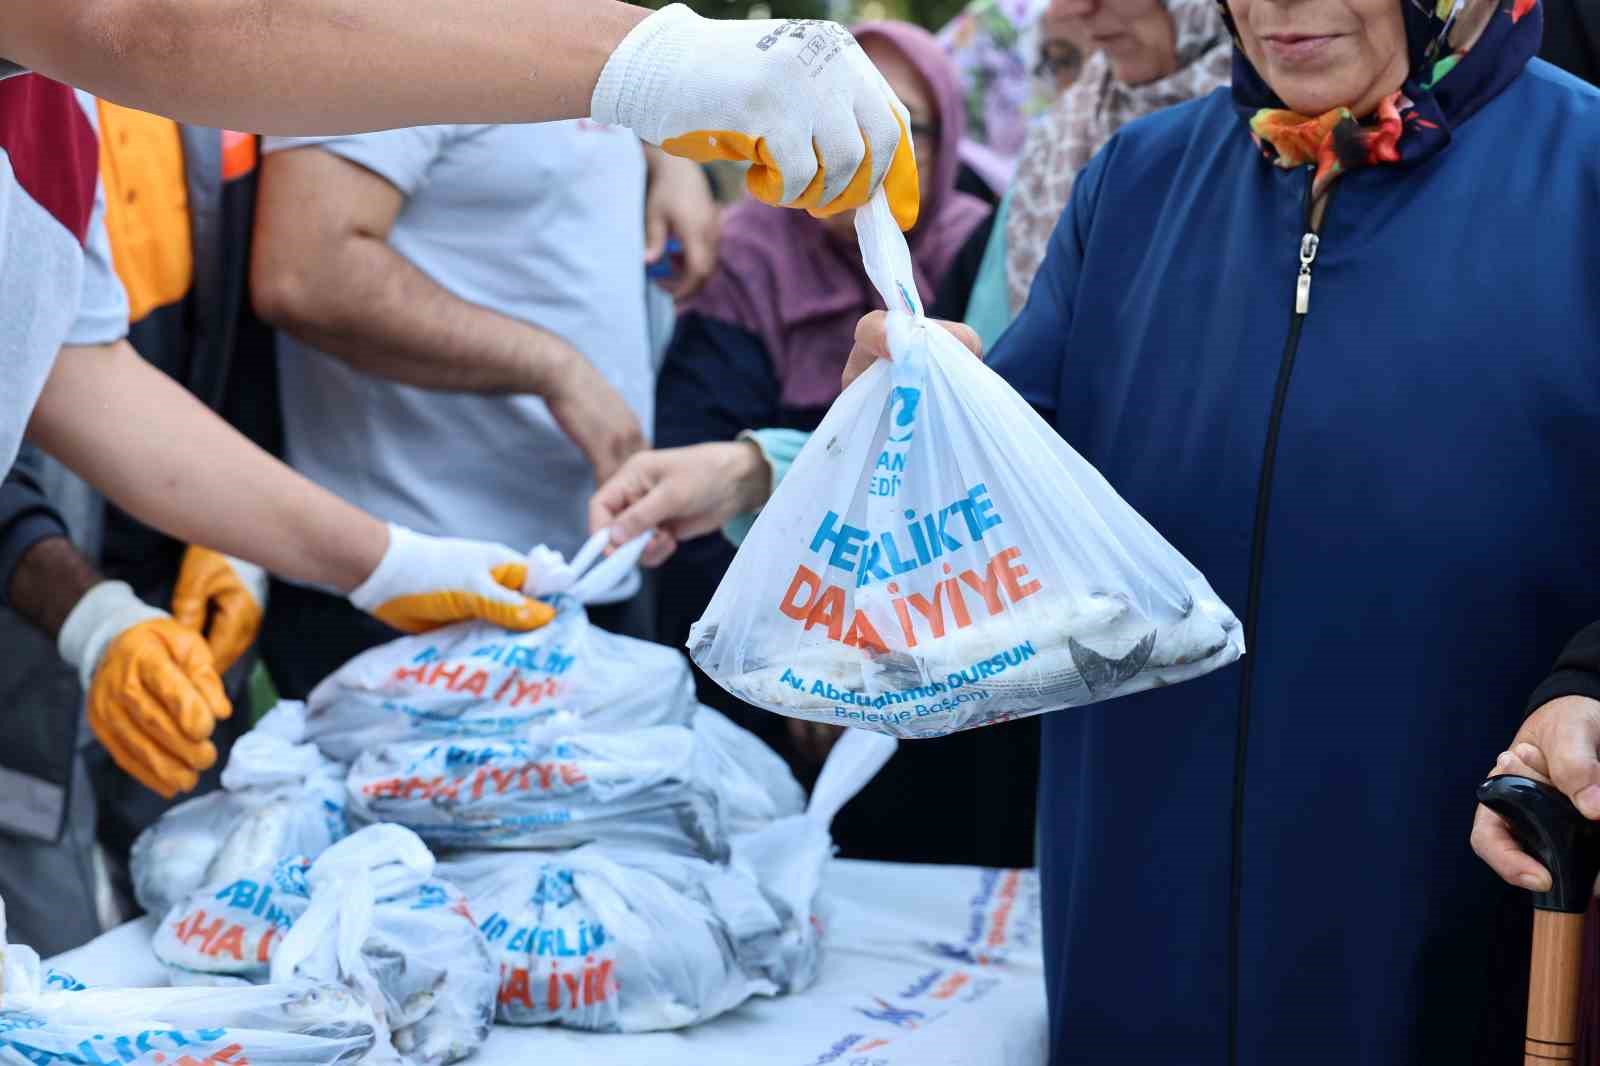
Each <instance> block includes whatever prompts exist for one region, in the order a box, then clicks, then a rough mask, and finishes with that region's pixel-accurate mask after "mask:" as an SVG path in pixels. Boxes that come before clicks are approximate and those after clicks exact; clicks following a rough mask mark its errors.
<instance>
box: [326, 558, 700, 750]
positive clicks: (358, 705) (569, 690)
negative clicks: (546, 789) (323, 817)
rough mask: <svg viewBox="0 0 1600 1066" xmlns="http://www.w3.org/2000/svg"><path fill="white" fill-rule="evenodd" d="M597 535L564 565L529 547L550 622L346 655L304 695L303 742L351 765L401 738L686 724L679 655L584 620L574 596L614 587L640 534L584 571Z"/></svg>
mask: <svg viewBox="0 0 1600 1066" xmlns="http://www.w3.org/2000/svg"><path fill="white" fill-rule="evenodd" d="M606 537H607V534H606V533H604V532H602V533H599V534H596V536H595V537H594V538H591V540H590V542H589V543H588V544H586V545H585V546H584V549H583V551H582V552H580V553H579V555H578V556H577V557H575V558H574V559H573V562H572V563H571V564H565V563H562V562H559V560H560V556H559V555H557V554H556V553H554V552H550V551H548V550H544V549H537V550H536V553H535V557H534V559H533V561H532V565H531V566H530V571H532V572H535V573H537V574H538V575H539V583H538V584H536V585H534V586H532V587H531V588H530V589H529V592H530V593H534V594H538V595H541V596H544V597H546V598H548V599H550V601H551V603H552V605H553V606H554V607H555V608H556V617H555V619H554V620H552V621H551V622H550V623H549V624H548V625H545V626H542V627H541V628H539V629H535V630H533V631H532V632H528V633H511V632H507V631H506V630H504V629H501V628H499V627H497V626H493V625H490V624H488V623H485V622H463V623H461V624H458V625H453V626H447V627H445V628H443V629H437V630H434V631H432V632H430V633H425V634H422V635H420V636H414V637H402V638H400V639H398V640H394V641H390V642H389V643H388V644H384V645H382V646H380V647H377V648H373V649H372V650H370V651H367V652H364V653H363V654H361V655H358V656H356V657H355V658H354V659H351V660H350V661H349V662H347V663H345V664H344V666H342V667H340V668H339V669H338V670H337V671H335V672H334V673H333V674H332V675H330V676H329V677H328V678H327V679H325V680H324V681H323V682H322V683H321V684H320V685H318V686H317V687H316V689H314V690H313V691H312V693H311V698H310V700H309V701H308V706H309V717H308V721H307V739H308V740H310V741H312V742H314V743H315V744H317V745H318V746H319V747H320V748H321V749H322V750H323V752H325V753H326V754H327V755H329V756H330V757H331V758H334V759H338V760H339V761H341V762H346V763H348V762H353V761H354V760H355V759H356V757H357V756H359V755H360V754H361V753H362V752H363V751H368V750H371V749H372V748H375V747H377V746H379V745H382V744H391V743H395V742H398V741H408V740H423V739H430V738H444V737H449V738H453V739H457V740H460V739H466V738H477V739H486V738H493V737H512V736H527V735H529V732H530V730H533V729H536V728H549V729H558V730H566V731H574V730H581V731H595V730H608V729H632V728H636V727H638V726H647V725H666V724H678V725H681V724H684V723H686V722H688V720H689V718H690V716H691V715H692V714H693V713H694V708H695V700H694V682H693V680H692V678H691V676H690V673H689V664H688V663H686V662H684V661H683V656H682V655H680V654H679V653H678V652H677V651H675V650H674V649H672V648H669V647H666V646H664V645H660V644H653V643H650V642H649V641H643V640H635V639H633V638H632V637H623V636H618V635H616V634H613V633H608V632H606V631H605V630H603V629H599V628H598V627H595V626H592V625H590V624H589V618H588V615H587V614H586V613H585V611H584V609H583V606H582V605H583V603H584V602H585V601H586V600H587V599H588V598H589V597H591V596H593V595H595V594H597V593H599V592H602V591H604V590H605V589H606V588H608V587H610V586H611V585H613V584H615V581H616V579H617V577H618V576H619V575H621V574H623V573H626V571H627V570H628V569H630V568H631V567H632V566H633V563H634V561H636V560H637V558H638V555H639V553H640V552H642V551H643V549H644V544H645V542H646V540H647V536H646V537H640V538H637V539H636V540H635V541H634V542H633V543H632V544H630V545H626V546H624V547H623V548H619V549H618V550H617V552H616V553H615V554H613V555H612V556H611V557H610V558H608V559H606V560H605V561H603V562H600V563H599V564H598V565H595V566H594V567H593V569H592V570H588V568H589V566H590V564H591V563H593V562H594V560H595V558H597V557H598V555H599V552H600V550H601V548H602V547H603V546H604V543H605V538H606ZM584 570H588V572H587V573H584V574H583V576H582V577H578V578H576V579H574V577H575V575H576V574H579V573H582V572H583V571H584Z"/></svg>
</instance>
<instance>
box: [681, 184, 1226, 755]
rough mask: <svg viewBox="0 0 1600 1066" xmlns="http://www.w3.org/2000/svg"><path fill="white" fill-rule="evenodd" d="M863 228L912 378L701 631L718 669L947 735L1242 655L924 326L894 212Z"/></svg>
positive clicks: (875, 411)
mask: <svg viewBox="0 0 1600 1066" xmlns="http://www.w3.org/2000/svg"><path fill="white" fill-rule="evenodd" d="M856 229H857V235H858V237H859V238H860V242H861V251H862V256H863V259H864V261H865V263H866V266H867V270H868V273H869V274H870V275H871V276H872V279H873V281H874V283H875V284H876V286H877V288H878V291H879V293H880V294H881V295H882V296H883V298H884V300H885V301H886V302H887V306H888V307H890V308H891V311H890V313H889V319H888V329H889V347H890V350H891V352H892V353H893V361H892V362H880V363H879V364H878V365H876V366H874V367H872V368H871V369H870V370H868V371H867V372H866V373H864V374H862V375H861V377H860V378H859V379H858V380H857V381H855V382H854V383H853V384H852V385H851V386H850V387H849V388H848V389H846V390H845V391H844V393H843V394H842V395H841V396H840V397H839V399H838V400H836V401H835V402H834V404H833V406H832V408H831V409H830V410H829V411H828V414H827V416H826V417H825V418H824V419H823V421H822V424H821V426H820V427H818V429H817V431H816V432H815V433H814V434H813V435H812V437H811V439H810V441H809V442H808V443H807V444H806V447H805V448H804V449H803V450H802V451H801V453H800V455H799V456H798V457H797V458H796V459H795V462H794V465H793V466H792V467H791V468H790V470H789V473H788V475H787V476H786V477H785V478H784V480H783V482H782V484H781V485H779V487H778V490H777V491H776V492H775V493H774V494H773V497H772V499H771V500H770V501H769V502H768V503H767V505H766V506H765V507H764V508H763V509H762V511H761V514H760V516H759V517H758V518H757V520H756V523H755V525H754V527H753V528H752V529H751V531H750V533H749V535H748V536H747V537H746V538H745V540H744V543H743V545H742V546H741V547H740V549H739V552H738V555H737V556H736V557H735V558H734V561H733V564H732V565H731V566H730V567H729V568H728V572H727V574H726V575H725V576H724V577H723V579H722V583H721V585H720V586H719V587H718V588H717V592H716V595H715V596H714V597H713V598H712V600H711V603H710V604H709V605H708V606H707V608H706V611H705V614H704V616H703V617H702V618H701V619H700V620H699V621H698V622H697V623H696V624H695V625H694V626H693V627H692V629H691V631H690V636H689V648H690V654H691V655H692V656H693V658H694V661H695V662H696V663H697V664H699V666H700V667H701V669H703V670H705V672H706V673H707V674H709V675H710V676H711V677H712V678H714V679H715V680H716V681H717V683H718V684H720V685H722V687H723V688H725V689H727V690H728V691H729V692H731V693H732V694H734V695H735V696H738V697H739V698H740V699H743V700H746V701H747V702H750V703H753V704H756V705H757V706H760V707H764V708H766V709H767V710H770V711H775V712H777V713H780V714H785V715H789V716H791V717H795V718H805V719H810V720H812V721H818V722H829V723H833V724H836V725H849V726H857V727H862V728H866V729H872V730H876V731H878V732H883V733H889V734H892V735H895V736H900V737H928V736H940V735H943V734H947V733H952V732H955V731H957V730H960V729H967V728H971V727H973V726H979V725H986V724H989V723H992V722H1000V721H1006V720H1010V719H1013V718H1018V717H1023V716H1027V715H1032V714H1038V713H1041V712H1045V711H1053V710H1058V709H1061V708H1064V707H1074V706H1080V705H1083V704H1088V703H1093V702H1096V701H1098V700H1104V699H1108V698H1110V697H1113V696H1120V695H1124V694H1127V693H1131V692H1138V691H1140V690H1142V689H1148V688H1152V687H1155V686H1160V685H1168V684H1173V683H1176V682H1179V681H1184V680H1187V679H1189V678H1193V677H1198V676H1200V675H1201V674H1205V673H1208V672H1210V671H1212V670H1215V669H1217V668H1218V667H1221V666H1224V665H1226V664H1227V663H1230V662H1233V661H1234V660H1235V659H1237V658H1238V657H1239V656H1240V655H1242V654H1243V653H1244V634H1243V630H1242V627H1241V626H1240V624H1239V621H1238V619H1237V618H1236V617H1235V616H1234V614H1233V612H1232V611H1231V610H1229V609H1228V607H1227V606H1226V605H1225V604H1224V603H1223V602H1222V601H1221V600H1220V599H1218V597H1217V595H1216V593H1215V592H1213V591H1212V589H1211V586H1210V585H1209V584H1208V583H1207V582H1206V579H1205V578H1204V576H1202V575H1201V573H1200V572H1199V571H1198V570H1197V569H1195V567H1194V566H1193V565H1191V564H1190V563H1189V562H1188V561H1187V560H1186V559H1184V558H1183V556H1182V555H1180V554H1179V553H1178V551H1177V550H1176V549H1175V548H1173V547H1172V545H1170V544H1168V543H1167V542H1166V540H1164V539H1163V538H1162V536H1161V535H1160V533H1158V532H1157V531H1156V530H1155V529H1154V528H1153V527H1152V526H1151V525H1150V524H1149V523H1148V522H1146V521H1145V520H1144V519H1143V518H1142V517H1141V516H1140V515H1139V514H1138V513H1137V512H1136V511H1134V509H1133V508H1132V507H1130V506H1129V505H1128V504H1127V503H1126V502H1125V501H1124V500H1123V499H1122V498H1121V497H1120V496H1118V495H1117V493H1116V491H1115V490H1114V489H1113V488H1112V487H1111V486H1110V484H1108V483H1107V482H1106V480H1105V479H1104V478H1103V477H1101V476H1100V474H1099V473H1098V472H1097V471H1096V470H1095V469H1094V468H1093V467H1092V466H1090V465H1089V463H1088V462H1087V461H1085V460H1084V459H1083V458H1082V457H1081V456H1079V455H1078V454H1077V453H1076V452H1074V451H1073V450H1072V449H1071V448H1070V447H1068V445H1067V444H1066V442H1065V441H1063V440H1062V439H1061V438H1060V436H1058V435H1057V434H1056V432H1055V430H1054V429H1053V428H1051V427H1050V426H1049V425H1048V424H1047V423H1045V421H1044V420H1043V419H1041V418H1040V417H1039V416H1038V414H1036V413H1035V412H1034V411H1033V409H1032V408H1031V407H1029V405H1028V404H1027V402H1026V401H1024V400H1023V399H1022V398H1021V397H1020V396H1019V395H1017V393H1016V392H1015V391H1013V390H1012V388H1011V387H1010V386H1009V385H1008V384H1006V382H1005V381H1003V380H1002V379H1001V378H1000V377H999V375H997V374H995V373H994V372H993V371H992V370H990V369H989V368H987V367H985V366H984V365H983V363H982V362H981V361H979V360H978V359H975V358H973V357H972V355H971V353H969V352H968V351H967V350H966V348H965V347H963V346H962V344H961V343H960V342H959V341H957V340H955V339H954V338H953V337H952V336H951V335H950V334H949V333H948V332H946V331H945V330H944V329H943V328H941V327H939V326H938V325H937V324H935V323H933V322H931V321H929V320H928V319H926V318H924V317H923V313H922V308H921V306H920V305H919V304H918V302H917V296H916V288H915V286H914V285H913V284H912V282H911V271H910V259H909V257H908V254H907V252H906V246H905V241H904V239H903V238H902V237H901V235H900V233H899V230H898V229H897V228H896V227H895V226H894V224H893V220H892V219H891V217H890V215H889V212H888V208H887V206H886V204H884V202H883V200H882V197H881V196H880V197H877V198H876V199H875V201H874V202H873V203H872V204H870V205H869V207H868V208H867V209H863V210H861V211H858V212H857V213H856ZM841 354H842V353H841Z"/></svg>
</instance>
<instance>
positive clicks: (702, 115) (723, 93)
mask: <svg viewBox="0 0 1600 1066" xmlns="http://www.w3.org/2000/svg"><path fill="white" fill-rule="evenodd" d="M590 112H591V115H592V117H593V118H594V119H595V120H596V121H598V122H605V123H608V124H611V125H618V126H626V127H628V128H629V129H631V130H633V132H635V133H637V134H638V135H639V137H640V138H641V139H642V140H644V141H646V142H648V143H650V144H655V145H660V146H661V147H662V148H663V149H665V150H666V151H668V152H670V153H671V154H673V155H678V156H683V157H685V158H688V159H693V160H694V161H696V162H698V163H705V162H709V161H710V160H713V159H733V160H739V161H745V162H749V163H750V164H751V167H750V169H749V171H748V172H746V175H745V185H746V186H747V187H748V188H749V190H750V193H751V194H752V195H753V196H755V197H756V198H757V199H760V200H764V201H766V202H767V203H770V204H782V205H784V206H787V207H804V208H807V209H808V210H810V211H811V213H812V214H814V215H818V216H824V215H832V214H837V213H838V212H840V211H845V210H848V209H850V208H853V207H861V206H863V205H864V204H866V202H867V200H868V199H870V198H871V196H872V194H873V193H874V192H876V191H877V189H878V186H879V185H882V186H883V190H884V193H885V194H886V196H887V197H888V200H889V206H890V208H891V209H892V210H893V212H894V217H895V221H896V222H898V223H899V224H900V228H901V229H910V228H911V227H912V226H913V225H914V224H915V223H916V221H917V209H918V204H919V197H918V192H917V162H916V157H915V156H914V154H913V153H912V150H911V139H910V134H909V132H908V131H909V128H910V119H909V117H908V114H907V112H906V109H905V107H904V105H902V104H901V103H900V101H899V99H898V98H897V97H896V96H895V95H894V90H892V89H890V88H889V83H888V82H887V81H885V80H884V78H883V75H882V74H880V73H879V72H878V68H877V67H875V66H873V65H872V61H871V60H869V59H868V58H867V56H866V54H865V53H864V52H862V50H861V47H860V46H859V45H858V44H857V43H856V39H855V38H854V37H852V36H851V35H850V31H849V30H847V29H845V28H844V27H843V26H840V25H839V24H837V23H834V22H825V21H822V20H820V19H707V18H701V17H700V16H699V15H697V14H695V13H694V12H693V11H691V10H689V8H687V7H685V6H684V5H683V4H672V5H670V6H668V7H664V8H662V9H661V10H660V11H657V12H655V13H654V14H652V15H650V16H649V17H648V18H646V19H645V20H644V21H643V22H640V23H639V24H638V25H637V26H635V27H634V28H633V29H632V30H631V31H629V33H628V35H627V36H626V37H624V38H623V40H622V43H621V44H619V45H618V46H617V49H616V51H614V52H612V53H611V57H610V58H609V59H608V60H607V61H606V65H605V69H604V70H602V71H601V72H600V80H599V81H598V82H597V83H596V85H595V90H594V96H593V97H592V98H591V100H590Z"/></svg>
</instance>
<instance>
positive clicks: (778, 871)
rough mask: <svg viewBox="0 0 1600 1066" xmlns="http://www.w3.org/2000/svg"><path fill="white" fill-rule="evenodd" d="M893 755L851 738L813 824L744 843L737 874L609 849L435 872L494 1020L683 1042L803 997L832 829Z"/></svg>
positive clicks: (834, 765) (767, 832)
mask: <svg viewBox="0 0 1600 1066" xmlns="http://www.w3.org/2000/svg"><path fill="white" fill-rule="evenodd" d="M893 750H894V741H892V740H889V739H887V738H884V737H880V736H874V735H871V734H865V733H854V732H853V733H849V734H846V736H845V737H844V738H842V739H841V740H840V741H839V743H838V744H837V745H835V747H834V751H833V752H832V753H830V756H829V760H828V763H827V765H826V766H825V767H824V769H823V772H822V776H821V777H820V778H819V782H818V789H817V791H816V793H815V794H814V797H813V800H812V805H811V807H810V808H809V810H808V811H807V812H806V813H804V814H800V813H796V814H794V815H791V816H789V817H787V818H784V819H782V820H780V821H778V822H775V823H772V824H771V825H769V826H767V827H765V828H763V829H761V830H758V831H756V832H754V833H751V834H748V835H745V836H741V837H738V838H736V839H735V842H734V853H735V855H736V856H742V857H743V861H742V862H736V863H735V864H734V865H732V866H729V865H722V864H717V863H711V862H706V861H705V860H703V859H697V858H691V857H686V856H681V855H671V854H666V853H663V852H660V851H650V850H643V849H636V848H617V847H609V846H605V845H591V846H588V847H584V848H580V849H578V850H576V851H572V852H567V853H563V854H555V855H552V854H546V853H522V854H514V855H506V854H502V853H475V854H466V853H463V854H460V855H457V856H455V857H453V858H452V859H450V860H447V861H445V862H443V863H441V864H440V866H439V875H440V876H441V877H444V878H445V879H446V880H449V881H452V882H453V883H455V884H456V885H458V886H459V887H460V888H461V889H462V891H464V892H465V893H466V894H467V898H468V899H469V900H470V901H471V903H472V908H473V913H474V914H476V915H477V916H478V918H479V923H480V928H481V929H482V930H483V932H484V935H485V936H486V937H487V939H488V941H489V946H490V949H491V951H493V952H494V954H495V955H496V956H497V958H498V961H499V966H500V995H499V1012H498V1015H497V1016H498V1018H499V1020H500V1021H502V1022H506V1023H509V1024H513V1025H541V1024H551V1023H553V1024H558V1025H563V1026H568V1027H571V1028H576V1029H588V1030H597V1031H605V1032H630V1033H632V1032H649V1031H654V1030H662V1029H678V1028H683V1027H685V1026H689V1025H695V1024H699V1023H701V1022H704V1021H707V1020H709V1019H711V1018H714V1017H716V1016H717V1015H719V1014H722V1013H724V1012H726V1011H729V1010H732V1009H733V1008H734V1007H737V1006H738V1005H739V1004H740V1003H743V1002H744V1001H745V1000H746V999H748V998H749V997H750V996H752V995H769V996H770V995H779V994H783V993H787V992H793V991H799V990H801V989H804V988H806V987H807V986H809V985H810V984H811V983H812V981H814V980H815V978H816V974H817V967H818V963H819V958H820V956H819V950H820V929H821V923H820V921H819V920H817V918H816V915H815V912H816V896H817V892H818V888H819V885H820V880H821V876H822V873H823V869H824V867H825V866H826V863H827V860H828V856H829V854H830V852H831V841H830V840H829V837H828V830H827V826H828V822H829V821H830V820H831V819H832V816H833V814H834V813H835V812H837V810H838V808H839V807H840V806H842V805H843V803H844V802H845V801H846V800H848V799H849V798H850V796H853V795H854V794H855V793H856V792H857V791H859V790H860V788H861V787H862V786H864V785H865V784H866V782H867V781H868V780H870V779H871V777H872V775H873V774H875V773H876V772H877V771H878V769H879V768H880V767H881V766H882V765H883V763H884V762H885V761H886V760H887V759H888V757H889V755H890V754H891V753H892V752H893ZM768 879H770V880H768Z"/></svg>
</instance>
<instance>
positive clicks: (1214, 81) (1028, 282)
mask: <svg viewBox="0 0 1600 1066" xmlns="http://www.w3.org/2000/svg"><path fill="white" fill-rule="evenodd" d="M1165 2H1166V7H1167V13H1168V14H1169V15H1171V16H1172V24H1173V30H1174V31H1175V32H1174V45H1175V48H1176V52H1177V66H1176V69H1174V70H1173V71H1172V73H1170V74H1167V75H1165V76H1164V77H1161V78H1158V79H1156V80H1155V81H1153V82H1148V83H1146V84H1144V85H1125V84H1123V83H1122V82H1120V81H1118V80H1117V79H1116V78H1115V77H1113V76H1112V73H1111V61H1110V60H1108V59H1107V58H1106V54H1105V52H1103V51H1097V52H1095V54H1094V55H1093V56H1091V57H1090V58H1089V61H1088V62H1087V63H1086V64H1084V67H1083V73H1082V74H1080V75H1079V76H1078V80H1077V82H1076V83H1075V84H1074V85H1073V86H1072V88H1070V89H1068V90H1067V91H1066V92H1065V93H1062V94H1061V96H1060V97H1059V98H1058V99H1057V100H1056V102H1055V104H1054V105H1052V106H1051V108H1050V110H1049V111H1047V112H1045V114H1044V116H1043V117H1042V118H1040V119H1039V121H1038V122H1037V123H1035V124H1034V126H1033V128H1032V129H1030V130H1029V131H1028V139H1027V141H1026V143H1025V144H1024V146H1023V149H1022V158H1021V160H1020V161H1019V162H1018V163H1017V173H1016V177H1015V179H1014V180H1013V181H1012V183H1011V205H1010V207H1009V208H1008V209H1007V215H1006V236H1005V247H1006V295H1007V297H1008V299H1009V302H1010V305H1011V313H1012V314H1016V313H1017V312H1018V311H1020V310H1021V309H1022V305H1023V303H1024V302H1026V301H1027V299H1028V289H1029V288H1030V287H1031V286H1032V285H1033V276H1034V275H1035V274H1036V273H1038V271H1039V264H1040V263H1042V262H1044V253H1045V250H1046V249H1047V248H1048V247H1049V246H1050V234H1051V233H1053V232H1054V231H1055V228H1056V222H1057V221H1059V220H1060V218H1061V212H1062V211H1063V210H1065V209H1066V206H1067V200H1068V198H1069V197H1070V196H1071V195H1072V185H1073V182H1074V181H1076V180H1077V177H1078V172H1079V171H1080V170H1082V169H1083V168H1084V166H1086V165H1087V164H1088V162H1089V159H1090V157H1091V156H1093V155H1094V154H1095V153H1096V152H1098V151H1099V150H1100V149H1101V148H1102V147H1103V146H1104V145H1105V143H1106V142H1107V141H1109V140H1110V139H1111V136H1112V134H1114V133H1116V132H1117V131H1118V130H1120V129H1121V128H1122V127H1123V126H1126V125H1127V124H1128V123H1130V122H1132V121H1133V120H1134V119H1137V118H1143V117H1144V116H1145V115H1149V114H1152V113H1154V112H1156V111H1160V110H1162V109H1163V108H1168V107H1172V106H1174V105H1176V104H1181V103H1183V102H1185V101H1187V100H1193V99H1195V98H1196V97H1200V96H1205V95H1206V94H1207V93H1209V92H1211V91H1212V90H1214V89H1217V88H1219V87H1221V86H1224V85H1226V84H1228V73H1229V71H1230V70H1231V69H1232V63H1233V46H1232V45H1230V44H1229V43H1228V31H1227V29H1226V28H1225V27H1224V26H1223V24H1222V20H1221V19H1219V18H1218V17H1217V8H1216V3H1215V0H1165Z"/></svg>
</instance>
